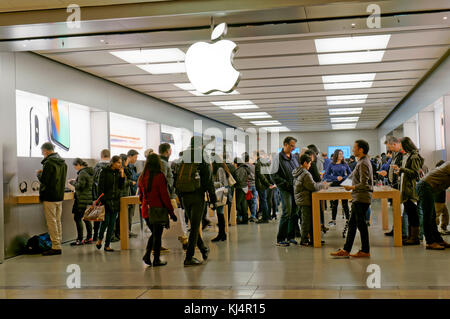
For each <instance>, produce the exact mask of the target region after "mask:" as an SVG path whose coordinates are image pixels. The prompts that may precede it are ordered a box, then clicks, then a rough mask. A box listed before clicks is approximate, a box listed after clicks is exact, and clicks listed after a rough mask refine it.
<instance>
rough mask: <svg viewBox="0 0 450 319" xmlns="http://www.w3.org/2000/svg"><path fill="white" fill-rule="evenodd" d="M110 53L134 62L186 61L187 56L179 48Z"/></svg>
mask: <svg viewBox="0 0 450 319" xmlns="http://www.w3.org/2000/svg"><path fill="white" fill-rule="evenodd" d="M110 53H111V54H112V55H114V56H116V57H118V58H120V59H122V60H124V61H127V62H128V63H133V64H137V63H160V62H175V61H184V58H185V54H184V52H183V51H181V50H180V49H177V48H170V49H142V50H126V51H112V52H110Z"/></svg>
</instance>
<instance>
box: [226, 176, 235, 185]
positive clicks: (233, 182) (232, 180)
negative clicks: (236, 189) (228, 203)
mask: <svg viewBox="0 0 450 319" xmlns="http://www.w3.org/2000/svg"><path fill="white" fill-rule="evenodd" d="M234 184H236V180H235V179H234V177H233V175H231V174H230V175H228V186H230V187H231V186H233V185H234Z"/></svg>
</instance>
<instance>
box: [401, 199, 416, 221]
mask: <svg viewBox="0 0 450 319" xmlns="http://www.w3.org/2000/svg"><path fill="white" fill-rule="evenodd" d="M403 207H404V213H406V214H407V215H408V224H409V225H410V226H411V227H419V226H420V222H419V214H418V212H417V206H416V204H414V202H412V201H410V200H407V201H406V202H404V203H403Z"/></svg>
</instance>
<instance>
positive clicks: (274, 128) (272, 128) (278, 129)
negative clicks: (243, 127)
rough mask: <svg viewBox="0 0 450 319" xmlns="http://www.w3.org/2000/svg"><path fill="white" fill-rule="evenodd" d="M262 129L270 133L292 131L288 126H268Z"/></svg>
mask: <svg viewBox="0 0 450 319" xmlns="http://www.w3.org/2000/svg"><path fill="white" fill-rule="evenodd" d="M260 129H263V130H266V131H268V132H289V131H290V129H289V128H287V127H286V126H267V127H260Z"/></svg>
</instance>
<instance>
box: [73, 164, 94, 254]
mask: <svg viewBox="0 0 450 319" xmlns="http://www.w3.org/2000/svg"><path fill="white" fill-rule="evenodd" d="M73 167H74V168H75V170H76V171H77V172H78V173H77V175H78V176H77V178H76V179H71V180H69V183H70V184H71V185H72V186H73V187H74V188H75V201H74V204H73V208H72V213H73V219H74V220H75V225H76V226H77V233H78V237H77V240H76V241H75V242H73V243H71V244H70V245H71V246H80V245H84V244H92V242H93V241H92V224H91V222H90V221H86V220H85V221H84V225H85V226H86V231H87V236H86V239H85V240H83V223H82V218H83V215H84V212H85V210H86V207H87V206H89V205H92V184H93V178H94V170H93V169H92V167H88V164H87V163H86V162H85V161H83V160H82V159H81V158H76V159H75V160H74V161H73Z"/></svg>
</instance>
